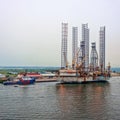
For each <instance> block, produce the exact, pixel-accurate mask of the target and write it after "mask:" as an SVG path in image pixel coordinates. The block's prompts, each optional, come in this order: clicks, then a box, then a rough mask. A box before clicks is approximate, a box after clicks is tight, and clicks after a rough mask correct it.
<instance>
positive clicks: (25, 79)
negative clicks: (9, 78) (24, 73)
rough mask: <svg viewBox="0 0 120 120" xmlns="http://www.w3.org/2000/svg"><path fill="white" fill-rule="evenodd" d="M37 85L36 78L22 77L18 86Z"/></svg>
mask: <svg viewBox="0 0 120 120" xmlns="http://www.w3.org/2000/svg"><path fill="white" fill-rule="evenodd" d="M33 83H35V78H30V77H22V78H20V79H19V82H18V84H19V85H29V84H33Z"/></svg>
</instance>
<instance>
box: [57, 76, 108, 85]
mask: <svg viewBox="0 0 120 120" xmlns="http://www.w3.org/2000/svg"><path fill="white" fill-rule="evenodd" d="M107 80H109V78H108V77H103V76H99V77H97V78H96V79H93V77H86V78H84V77H68V76H67V77H65V76H64V77H58V81H59V82H60V83H62V84H86V83H95V82H107Z"/></svg>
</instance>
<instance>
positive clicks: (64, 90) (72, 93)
mask: <svg viewBox="0 0 120 120" xmlns="http://www.w3.org/2000/svg"><path fill="white" fill-rule="evenodd" d="M109 88H110V84H109V83H108V82H107V83H92V84H81V85H80V84H79V85H78V84H76V85H75V84H74V85H70V84H69V85H67V84H66V85H65V84H58V85H57V86H56V90H57V98H58V101H59V103H58V104H59V107H60V110H61V112H62V113H65V114H64V117H65V116H66V117H70V118H74V117H73V116H76V117H78V116H79V118H88V119H93V118H94V119H96V118H98V116H99V117H100V118H103V119H104V118H105V114H107V113H106V111H107V107H106V104H107V100H106V96H107V94H109V90H110V89H109Z"/></svg>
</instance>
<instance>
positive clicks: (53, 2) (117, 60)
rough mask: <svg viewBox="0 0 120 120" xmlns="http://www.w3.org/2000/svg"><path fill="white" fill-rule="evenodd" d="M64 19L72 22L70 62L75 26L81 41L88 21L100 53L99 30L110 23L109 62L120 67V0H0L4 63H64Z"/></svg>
mask: <svg viewBox="0 0 120 120" xmlns="http://www.w3.org/2000/svg"><path fill="white" fill-rule="evenodd" d="M62 22H67V23H68V59H69V60H68V61H69V64H70V63H71V61H72V60H71V53H72V52H71V50H72V45H71V44H72V34H71V33H72V26H76V27H78V29H79V42H80V41H81V25H82V24H83V23H88V26H89V29H90V42H93V41H95V42H96V45H97V50H98V52H99V29H100V26H106V64H107V63H108V62H110V63H111V65H112V66H113V67H116V66H117V67H120V52H119V51H120V1H119V0H0V66H60V65H61V23H62ZM90 46H91V45H90Z"/></svg>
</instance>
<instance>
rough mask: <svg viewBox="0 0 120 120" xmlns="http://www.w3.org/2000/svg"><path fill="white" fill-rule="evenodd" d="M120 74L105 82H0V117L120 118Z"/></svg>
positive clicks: (56, 119)
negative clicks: (13, 83)
mask: <svg viewBox="0 0 120 120" xmlns="http://www.w3.org/2000/svg"><path fill="white" fill-rule="evenodd" d="M119 119H120V77H115V78H111V80H110V81H109V82H108V83H94V84H93V83H92V84H85V85H83V84H82V85H80V84H79V85H61V84H57V83H55V82H53V83H52V82H49V83H36V84H34V85H29V86H18V87H15V86H4V85H2V84H0V120H119Z"/></svg>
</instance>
